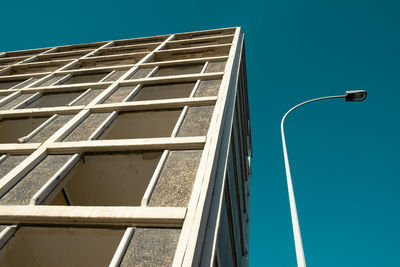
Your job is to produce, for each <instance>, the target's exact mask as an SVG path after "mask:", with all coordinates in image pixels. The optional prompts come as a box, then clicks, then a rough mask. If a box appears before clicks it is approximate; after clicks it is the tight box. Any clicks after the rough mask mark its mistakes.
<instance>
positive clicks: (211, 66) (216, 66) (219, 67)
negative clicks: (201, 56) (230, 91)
mask: <svg viewBox="0 0 400 267" xmlns="http://www.w3.org/2000/svg"><path fill="white" fill-rule="evenodd" d="M225 64H226V62H225V61H219V62H210V63H208V66H207V68H206V72H221V71H224V70H225Z"/></svg>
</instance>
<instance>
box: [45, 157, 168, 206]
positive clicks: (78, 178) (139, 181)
mask: <svg viewBox="0 0 400 267" xmlns="http://www.w3.org/2000/svg"><path fill="white" fill-rule="evenodd" d="M161 154H162V152H159V151H157V152H140V153H110V154H88V155H84V156H83V159H82V160H81V161H80V162H79V163H78V164H77V165H76V166H75V167H74V168H73V169H72V170H71V171H70V172H69V173H68V174H67V176H66V177H65V178H64V181H65V183H64V184H63V185H62V189H58V194H57V195H56V197H55V198H54V199H53V200H52V202H51V203H50V204H51V205H77V206H140V204H141V201H142V198H143V195H144V192H145V191H146V189H147V186H148V184H149V182H150V179H151V177H152V175H153V173H154V170H155V168H156V166H157V164H158V162H159V160H160V157H161Z"/></svg>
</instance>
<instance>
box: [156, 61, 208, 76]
mask: <svg viewBox="0 0 400 267" xmlns="http://www.w3.org/2000/svg"><path fill="white" fill-rule="evenodd" d="M203 66H204V63H201V64H191V65H178V66H165V67H160V69H159V70H158V71H157V73H156V74H155V75H154V76H155V77H157V76H170V75H182V74H192V73H200V72H201V70H202V69H203Z"/></svg>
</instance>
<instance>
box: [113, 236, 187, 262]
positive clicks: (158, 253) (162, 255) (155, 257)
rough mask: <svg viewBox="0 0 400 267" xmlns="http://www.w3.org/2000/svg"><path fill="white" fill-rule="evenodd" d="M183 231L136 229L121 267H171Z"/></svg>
mask: <svg viewBox="0 0 400 267" xmlns="http://www.w3.org/2000/svg"><path fill="white" fill-rule="evenodd" d="M180 233H181V229H168V228H164V229H162V228H136V229H135V232H134V234H133V237H132V240H131V241H130V243H129V246H128V249H127V250H126V252H125V255H124V257H123V259H122V261H121V265H120V266H121V267H128V266H129V267H131V266H141V267H153V266H171V264H172V261H173V259H174V256H175V250H176V246H177V244H178V239H179V235H180Z"/></svg>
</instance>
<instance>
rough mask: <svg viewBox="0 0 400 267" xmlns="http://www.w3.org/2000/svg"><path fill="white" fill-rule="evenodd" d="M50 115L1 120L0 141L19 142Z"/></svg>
mask: <svg viewBox="0 0 400 267" xmlns="http://www.w3.org/2000/svg"><path fill="white" fill-rule="evenodd" d="M48 118H49V117H34V118H10V119H4V120H2V121H0V143H17V142H18V138H20V137H23V136H25V135H27V134H29V133H30V132H32V131H33V130H34V129H36V128H37V127H38V126H39V125H41V124H42V123H43V122H45V121H46V120H47V119H48Z"/></svg>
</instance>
